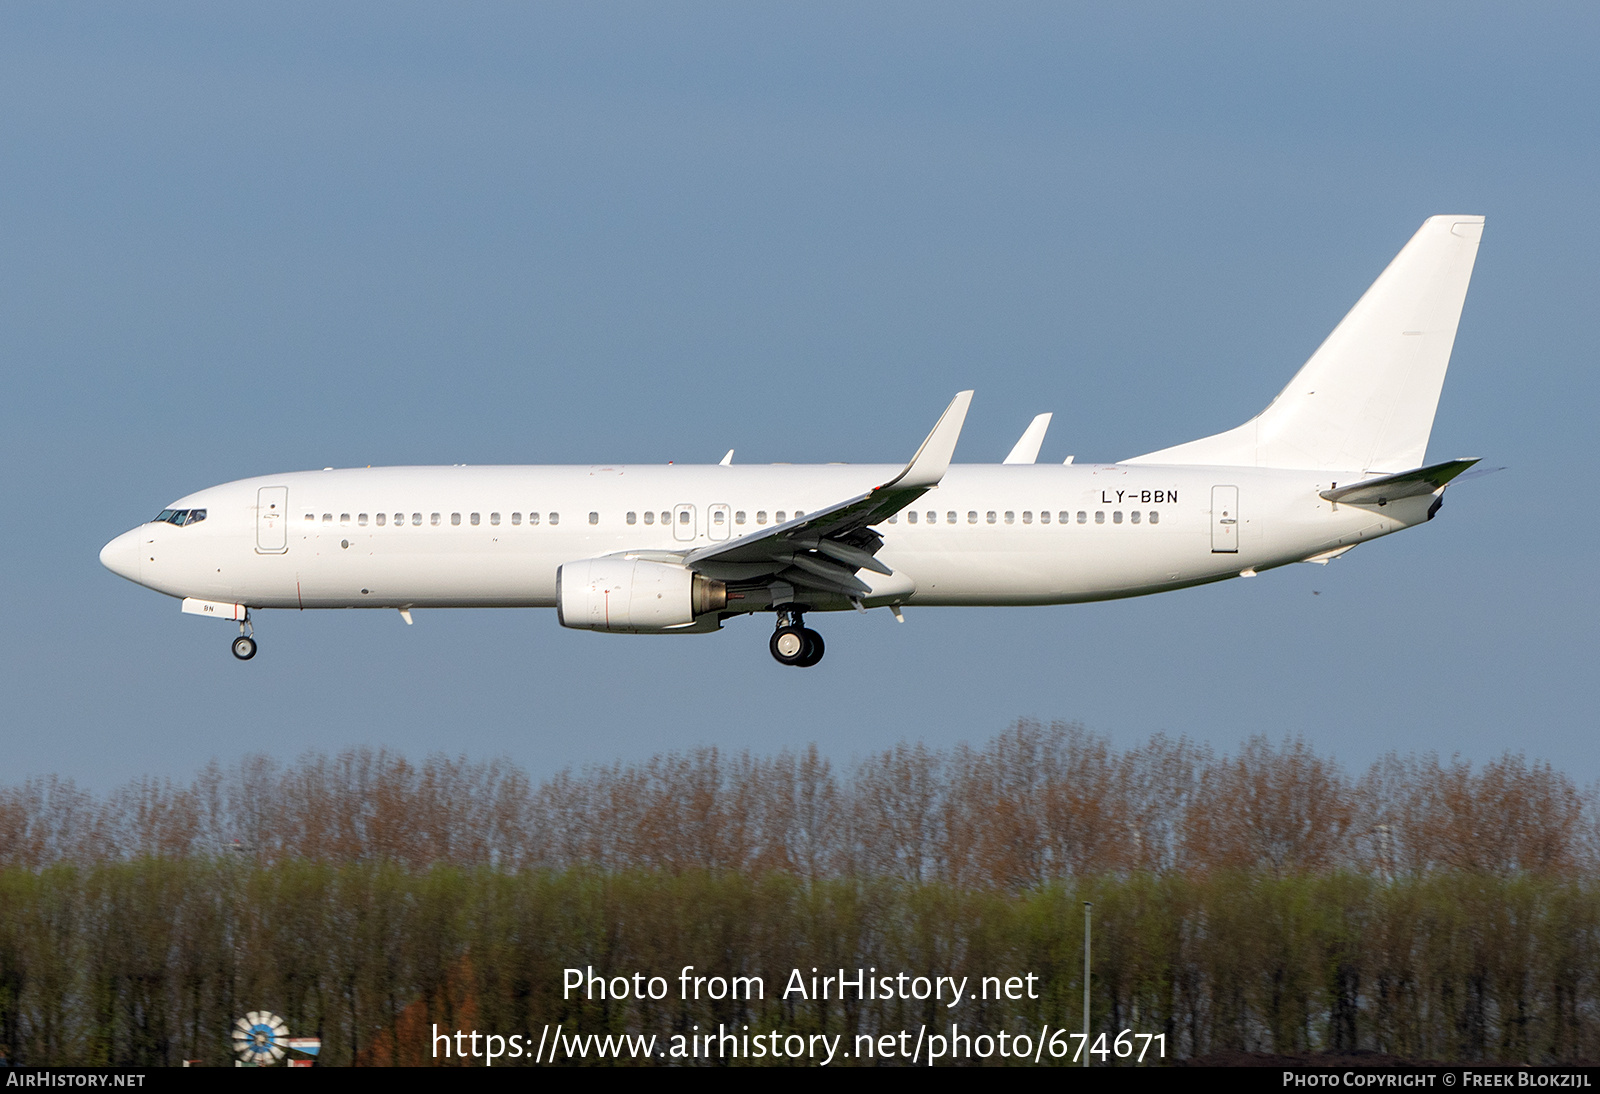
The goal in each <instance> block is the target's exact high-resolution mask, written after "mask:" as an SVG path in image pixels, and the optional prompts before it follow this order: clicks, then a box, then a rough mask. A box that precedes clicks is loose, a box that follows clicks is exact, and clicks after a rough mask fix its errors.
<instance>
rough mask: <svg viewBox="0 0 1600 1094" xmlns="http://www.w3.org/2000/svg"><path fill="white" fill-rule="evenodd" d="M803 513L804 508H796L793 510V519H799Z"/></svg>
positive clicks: (804, 513)
mask: <svg viewBox="0 0 1600 1094" xmlns="http://www.w3.org/2000/svg"><path fill="white" fill-rule="evenodd" d="M805 515H806V511H805V510H804V509H796V510H795V511H794V519H795V520H799V519H800V518H801V517H803V516H805Z"/></svg>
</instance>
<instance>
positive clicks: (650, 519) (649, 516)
mask: <svg viewBox="0 0 1600 1094" xmlns="http://www.w3.org/2000/svg"><path fill="white" fill-rule="evenodd" d="M644 522H645V523H646V524H654V523H655V522H656V515H655V513H653V512H650V513H646V514H645V515H644Z"/></svg>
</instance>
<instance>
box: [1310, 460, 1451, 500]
mask: <svg viewBox="0 0 1600 1094" xmlns="http://www.w3.org/2000/svg"><path fill="white" fill-rule="evenodd" d="M1477 462H1478V461H1477V460H1451V461H1450V462H1449V463H1436V464H1434V465H1433V466H1432V467H1419V468H1417V469H1416V470H1415V471H1402V472H1401V473H1400V474H1398V475H1385V476H1383V477H1382V478H1379V479H1367V480H1366V481H1364V482H1357V483H1351V484H1350V485H1349V486H1340V487H1337V488H1335V489H1332V490H1324V491H1322V496H1323V497H1325V498H1327V499H1328V500H1329V501H1337V502H1343V503H1344V504H1345V505H1387V504H1388V503H1389V502H1391V501H1399V500H1400V499H1401V498H1420V497H1422V496H1423V495H1424V494H1431V493H1433V492H1434V491H1435V490H1438V489H1439V488H1440V487H1443V486H1446V485H1448V484H1449V482H1450V480H1451V479H1453V478H1455V477H1456V476H1457V475H1459V474H1461V472H1463V471H1465V470H1466V469H1467V468H1469V467H1471V466H1472V465H1473V464H1475V463H1477Z"/></svg>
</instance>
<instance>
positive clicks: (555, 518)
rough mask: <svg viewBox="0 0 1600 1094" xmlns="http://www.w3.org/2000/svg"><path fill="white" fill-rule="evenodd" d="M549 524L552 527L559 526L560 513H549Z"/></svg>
mask: <svg viewBox="0 0 1600 1094" xmlns="http://www.w3.org/2000/svg"><path fill="white" fill-rule="evenodd" d="M550 523H551V524H552V525H556V524H560V523H561V514H560V513H551V514H550Z"/></svg>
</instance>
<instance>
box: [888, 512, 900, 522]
mask: <svg viewBox="0 0 1600 1094" xmlns="http://www.w3.org/2000/svg"><path fill="white" fill-rule="evenodd" d="M899 521H900V514H899V513H896V514H894V516H892V517H890V518H889V523H890V524H898V523H899Z"/></svg>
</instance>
